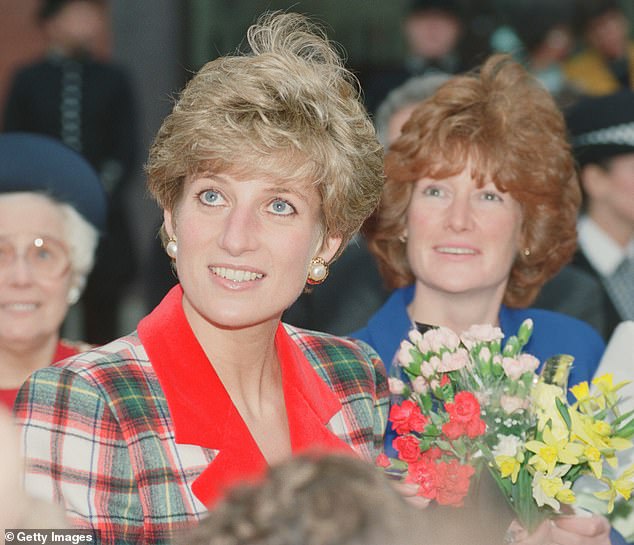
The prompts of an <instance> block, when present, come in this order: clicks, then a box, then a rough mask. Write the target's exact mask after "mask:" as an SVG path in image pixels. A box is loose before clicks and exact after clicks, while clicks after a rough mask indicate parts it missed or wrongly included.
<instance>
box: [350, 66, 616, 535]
mask: <svg viewBox="0 0 634 545" xmlns="http://www.w3.org/2000/svg"><path fill="white" fill-rule="evenodd" d="M385 171H386V176H387V180H386V185H385V189H384V194H383V197H382V201H381V204H380V207H379V212H378V217H377V221H376V223H374V224H373V226H374V227H373V229H372V230H371V232H370V233H369V246H370V249H371V250H372V251H373V252H374V253H375V255H376V256H377V258H378V259H379V265H380V268H381V271H382V273H383V275H384V278H385V279H386V281H387V282H388V284H390V286H391V287H392V288H396V290H395V291H394V292H393V294H392V295H391V296H390V298H389V299H388V301H387V302H386V303H385V305H384V306H383V307H382V308H381V309H380V310H379V311H378V312H377V313H376V314H375V315H374V316H373V317H372V318H371V319H370V320H369V322H368V325H367V327H366V328H365V329H363V330H361V331H358V332H357V333H356V334H355V336H357V337H358V338H360V339H363V340H365V341H366V342H368V343H369V344H370V345H371V346H372V347H373V348H375V349H376V351H377V352H378V353H379V355H380V356H381V357H382V359H383V360H384V361H385V362H386V364H387V365H389V364H390V363H391V362H392V360H393V358H394V355H395V353H396V351H397V349H398V347H399V344H400V342H401V341H402V340H403V339H405V338H406V337H407V334H408V331H409V330H410V329H411V328H412V327H413V326H414V324H415V322H418V323H422V324H429V325H438V326H445V327H449V328H451V329H453V330H455V331H457V332H462V331H464V330H466V329H468V328H469V326H471V325H472V324H494V325H498V326H499V327H500V328H501V329H502V331H503V332H506V333H508V334H514V333H515V332H516V331H517V329H518V328H519V325H520V324H521V323H522V321H524V320H525V319H526V318H532V320H533V322H534V331H533V336H532V338H531V340H530V342H529V343H528V344H527V345H526V351H527V352H529V353H532V354H534V355H535V356H536V357H538V358H539V359H540V360H541V361H543V360H545V359H546V358H548V357H550V356H553V355H556V354H561V353H567V354H571V355H573V356H574V357H575V364H574V367H573V369H572V372H571V376H570V380H571V381H572V383H577V382H579V381H582V380H588V379H591V377H592V375H593V373H594V371H595V370H596V368H597V366H598V363H599V360H600V357H601V355H602V353H603V350H604V343H603V341H602V339H601V337H600V336H599V335H598V333H597V332H595V331H594V330H593V329H592V328H591V327H590V326H588V325H587V324H585V323H584V322H581V321H579V320H576V319H574V318H570V317H567V316H565V315H562V314H557V313H553V312H549V311H544V310H538V309H534V308H530V307H529V305H530V304H531V302H532V301H533V300H534V298H535V296H536V295H537V293H538V291H539V289H540V287H541V286H542V285H543V283H544V282H545V281H546V280H547V279H548V278H550V277H552V276H553V275H554V274H555V273H556V272H557V271H558V270H559V269H560V268H561V267H562V265H563V264H564V263H566V262H567V261H568V260H569V259H570V258H571V256H572V254H573V252H574V249H575V243H576V228H575V222H576V218H577V210H578V207H579V203H580V199H581V195H580V189H579V184H578V181H577V177H576V175H575V169H574V162H573V158H572V155H571V151H570V146H569V144H568V142H567V139H566V128H565V124H564V120H563V117H562V115H561V113H560V111H559V110H558V108H557V106H556V105H555V103H554V101H553V99H552V98H551V96H550V95H549V94H548V92H547V91H546V90H545V89H544V88H543V87H541V85H539V84H538V83H537V82H536V80H535V79H534V78H533V77H531V76H530V75H529V74H528V73H527V72H526V71H525V70H524V69H523V68H522V67H521V66H520V65H519V64H517V63H515V62H513V61H511V60H510V59H509V58H507V57H504V56H494V57H492V58H490V59H489V60H488V61H487V62H486V63H485V64H484V65H483V67H482V69H481V71H480V72H479V73H473V74H467V75H464V76H459V77H455V78H453V79H451V80H450V81H449V82H447V83H446V84H444V85H443V86H441V87H440V88H439V89H438V91H437V92H436V93H435V94H434V95H433V96H432V97H431V98H429V99H428V100H426V101H424V102H423V103H422V104H421V105H419V106H418V107H417V108H416V109H415V110H414V112H413V113H412V115H411V117H410V118H409V120H408V121H407V122H406V123H405V125H404V126H403V128H402V134H401V136H400V137H399V138H398V139H397V140H396V141H395V142H394V143H393V144H392V146H391V148H390V150H389V152H388V153H387V155H386V161H385ZM390 443H391V441H390V439H388V440H387V445H388V448H389V445H390ZM573 521H574V522H573V523H569V522H561V525H562V526H566V525H567V524H568V526H566V527H565V529H563V528H561V527H560V526H557V528H556V531H555V530H553V536H552V541H553V542H555V543H559V544H563V543H578V544H583V543H588V544H589V543H607V539H608V538H607V523H606V522H605V520H604V519H602V518H600V517H593V518H588V519H586V520H584V521H582V522H580V523H579V521H578V520H577V519H575V518H573ZM577 523H579V524H577ZM577 530H578V531H579V533H584V531H587V532H588V534H589V535H590V536H591V537H592V539H591V538H590V537H588V536H579V535H576V533H575V532H576V531H577ZM595 533H596V535H595ZM549 537H550V536H548V535H547V536H545V539H548V538H549ZM595 538H596V539H597V540H596V541H595V540H594V539H595ZM602 540H603V541H602Z"/></svg>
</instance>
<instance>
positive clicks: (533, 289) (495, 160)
mask: <svg viewBox="0 0 634 545" xmlns="http://www.w3.org/2000/svg"><path fill="white" fill-rule="evenodd" d="M468 161H471V162H472V165H474V166H473V169H474V171H473V172H472V175H473V176H474V178H475V179H476V181H477V182H478V183H480V184H482V183H485V182H486V180H488V179H490V180H491V181H493V182H494V183H495V185H496V186H497V187H498V189H500V190H502V191H507V192H508V193H510V194H511V196H512V197H513V198H514V199H515V200H517V201H518V202H519V203H520V205H521V207H522V211H523V218H524V220H523V225H522V242H523V243H522V248H528V249H529V250H530V254H529V255H525V253H524V252H518V256H517V258H516V260H515V263H514V264H513V267H512V269H511V272H510V278H509V282H508V285H507V288H506V293H505V295H504V303H505V304H506V305H508V306H511V307H525V306H528V305H530V304H531V303H532V302H533V300H534V299H535V297H536V296H537V294H538V292H539V290H540V289H541V287H542V286H543V285H544V283H545V282H546V281H547V280H548V279H549V278H551V277H552V276H554V275H555V274H556V273H557V272H558V271H559V270H560V269H561V267H562V266H563V265H564V264H565V263H566V262H568V261H569V260H570V258H571V257H572V254H573V253H574V250H575V248H576V240H577V233H576V219H577V213H578V210H579V205H580V202H581V191H580V187H579V183H578V179H577V174H576V171H575V165H574V159H573V156H572V153H571V149H570V145H569V143H568V139H567V136H566V126H565V122H564V118H563V115H562V114H561V112H560V110H559V109H558V107H557V106H556V104H555V102H554V100H553V99H552V97H551V96H550V94H549V93H548V91H546V90H545V89H544V88H543V87H542V86H541V85H540V84H539V83H538V82H537V80H535V79H534V78H533V77H532V76H531V75H530V74H529V73H528V72H527V71H526V70H525V69H524V68H523V67H522V66H521V65H520V64H518V63H517V62H515V61H513V60H512V59H511V58H510V57H508V56H506V55H494V56H492V57H490V58H489V59H488V60H487V62H485V63H484V65H483V66H482V67H481V69H480V70H479V71H474V72H471V73H468V74H465V75H462V76H456V77H454V78H452V79H451V80H450V81H449V82H447V83H445V84H444V85H443V86H441V87H440V88H439V89H438V91H437V92H436V93H435V94H434V95H433V96H432V97H430V98H429V99H427V100H425V101H424V102H422V103H421V104H420V105H419V106H418V107H417V108H416V110H415V111H414V112H413V113H412V115H411V117H410V119H409V120H408V121H407V123H406V124H405V125H404V127H403V129H402V134H401V136H400V137H399V138H398V139H397V140H396V141H395V142H394V144H393V145H392V146H391V148H390V150H389V151H388V153H387V155H386V158H385V173H386V177H387V179H386V184H385V187H384V191H383V196H382V199H381V204H380V206H379V209H378V210H377V213H376V215H375V217H374V218H373V221H372V222H370V223H369V224H368V227H367V229H366V234H367V235H368V238H369V246H370V249H371V250H372V252H373V253H374V254H375V256H376V257H377V258H378V260H379V266H380V269H381V272H382V274H383V277H384V279H385V280H386V283H387V284H388V286H389V287H391V288H396V287H402V286H405V285H409V284H411V283H413V282H414V280H415V278H414V275H413V273H412V271H411V268H410V266H409V263H408V261H407V255H406V250H405V245H404V244H403V243H402V241H401V240H399V237H401V235H402V234H403V231H404V228H405V222H406V216H407V208H408V206H409V202H410V198H411V195H412V190H413V187H414V184H415V183H416V181H417V180H419V179H421V178H424V177H432V178H436V179H440V178H445V177H448V176H451V175H454V174H458V173H460V172H461V171H462V170H463V169H464V168H465V166H466V165H467V162H468Z"/></svg>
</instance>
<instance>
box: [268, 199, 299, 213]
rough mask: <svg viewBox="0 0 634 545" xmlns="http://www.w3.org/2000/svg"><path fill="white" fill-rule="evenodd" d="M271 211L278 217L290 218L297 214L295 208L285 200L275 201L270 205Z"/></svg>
mask: <svg viewBox="0 0 634 545" xmlns="http://www.w3.org/2000/svg"><path fill="white" fill-rule="evenodd" d="M269 210H271V212H273V213H274V214H276V215H278V216H290V215H292V214H294V213H295V208H293V206H292V205H291V204H290V203H288V202H286V201H285V200H284V199H275V200H273V201H272V202H271V204H270V205H269Z"/></svg>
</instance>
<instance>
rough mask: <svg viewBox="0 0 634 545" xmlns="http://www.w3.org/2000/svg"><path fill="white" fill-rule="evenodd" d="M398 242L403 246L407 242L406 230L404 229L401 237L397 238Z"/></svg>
mask: <svg viewBox="0 0 634 545" xmlns="http://www.w3.org/2000/svg"><path fill="white" fill-rule="evenodd" d="M398 241H399V242H400V243H401V244H405V243H406V242H407V229H404V230H403V232H402V233H401V235H400V236H399V237H398Z"/></svg>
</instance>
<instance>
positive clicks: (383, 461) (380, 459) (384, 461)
mask: <svg viewBox="0 0 634 545" xmlns="http://www.w3.org/2000/svg"><path fill="white" fill-rule="evenodd" d="M375 463H376V465H377V466H379V467H390V465H391V462H390V459H389V458H388V457H387V456H386V455H385V454H384V453H383V452H382V453H381V454H379V455H378V456H377V457H376V460H375Z"/></svg>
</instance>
